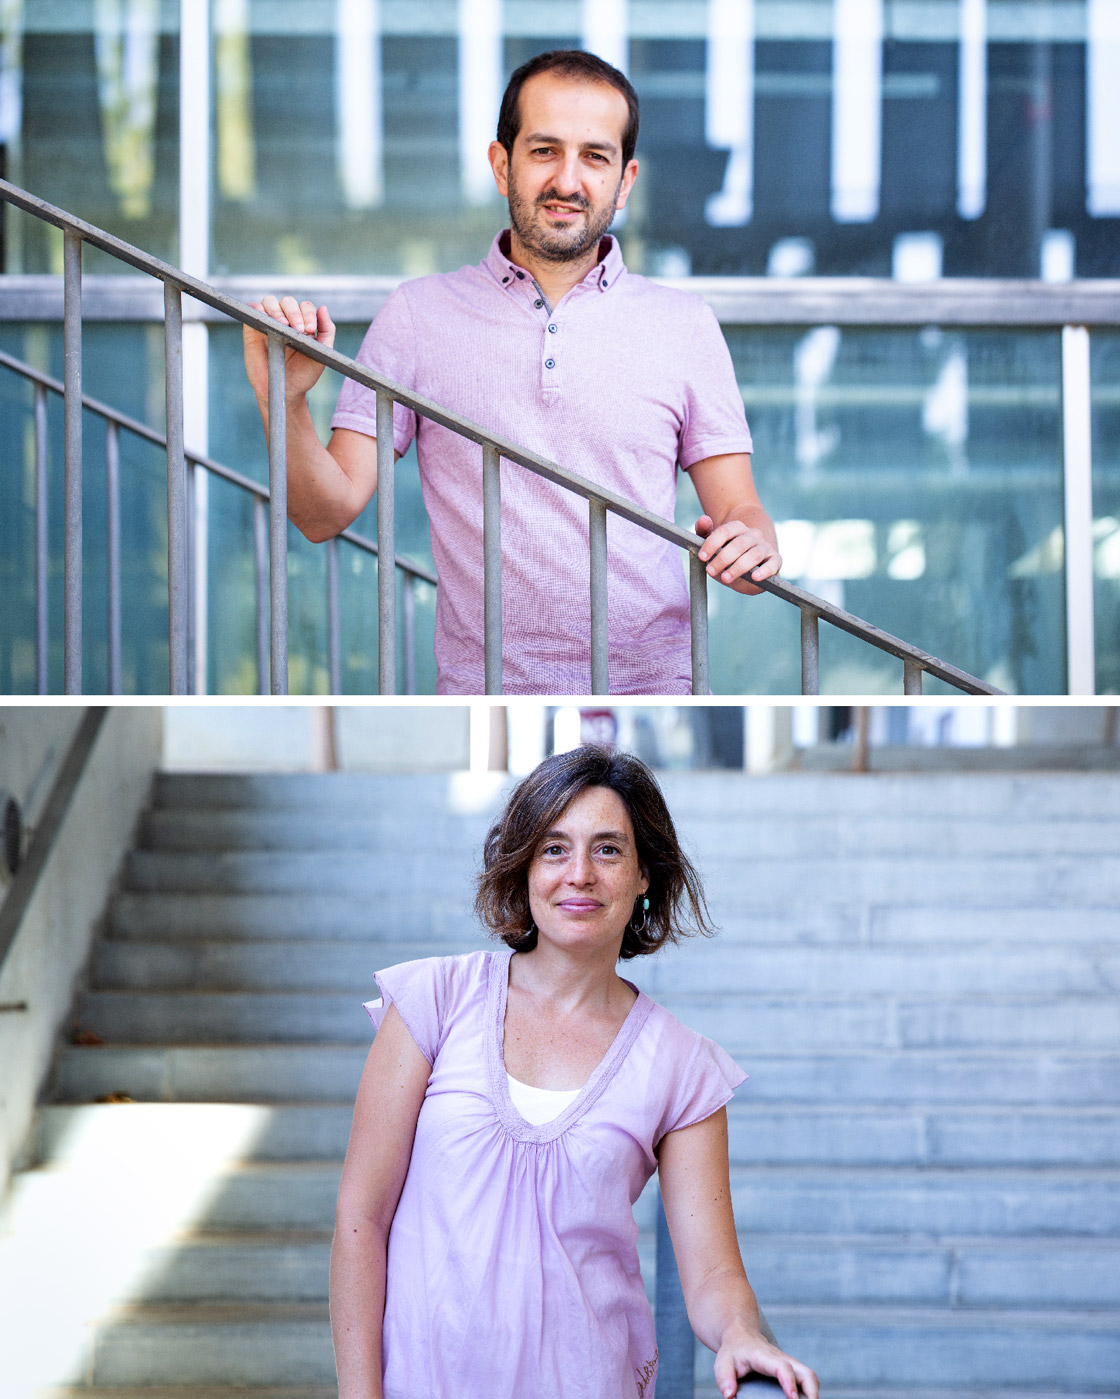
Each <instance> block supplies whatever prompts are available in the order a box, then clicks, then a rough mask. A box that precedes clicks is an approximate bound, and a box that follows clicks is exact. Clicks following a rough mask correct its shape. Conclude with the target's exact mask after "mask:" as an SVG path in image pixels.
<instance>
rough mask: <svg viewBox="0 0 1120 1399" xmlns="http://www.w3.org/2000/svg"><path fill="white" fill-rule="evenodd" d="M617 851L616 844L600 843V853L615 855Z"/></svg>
mask: <svg viewBox="0 0 1120 1399" xmlns="http://www.w3.org/2000/svg"><path fill="white" fill-rule="evenodd" d="M619 853H620V852H619V849H618V846H617V845H600V847H599V854H600V855H617V854H619Z"/></svg>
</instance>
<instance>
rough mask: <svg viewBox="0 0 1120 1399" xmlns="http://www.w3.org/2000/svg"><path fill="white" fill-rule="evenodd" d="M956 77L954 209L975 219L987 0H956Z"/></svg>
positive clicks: (983, 188) (984, 118)
mask: <svg viewBox="0 0 1120 1399" xmlns="http://www.w3.org/2000/svg"><path fill="white" fill-rule="evenodd" d="M960 3H961V39H960V50H959V55H958V78H957V212H958V213H959V214H960V216H961V218H962V219H978V218H979V217H980V215H981V214H982V213H983V212H984V205H985V204H986V203H987V199H988V9H987V0H960Z"/></svg>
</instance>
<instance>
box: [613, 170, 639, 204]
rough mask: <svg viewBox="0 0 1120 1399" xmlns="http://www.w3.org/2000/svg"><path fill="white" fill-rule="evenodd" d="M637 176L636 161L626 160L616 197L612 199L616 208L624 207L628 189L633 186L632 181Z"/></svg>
mask: <svg viewBox="0 0 1120 1399" xmlns="http://www.w3.org/2000/svg"><path fill="white" fill-rule="evenodd" d="M637 178H638V162H637V161H636V160H631V161H628V162H627V165H626V169H625V170H624V171H623V172H622V183H621V184H620V185H619V187H618V198H617V199H616V200H615V201H614V207H615V208H616V209H625V208H626V201H627V199H629V197H630V191H631V190H632V189H633V188H634V181H635V180H636V179H637Z"/></svg>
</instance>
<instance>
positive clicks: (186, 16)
mask: <svg viewBox="0 0 1120 1399" xmlns="http://www.w3.org/2000/svg"><path fill="white" fill-rule="evenodd" d="M208 20H209V16H208V15H207V7H206V6H205V5H200V4H198V0H179V266H180V267H181V268H182V269H183V271H184V272H189V273H190V274H191V275H192V276H194V277H207V276H209V274H210V28H209V23H208Z"/></svg>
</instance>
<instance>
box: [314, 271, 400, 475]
mask: <svg viewBox="0 0 1120 1399" xmlns="http://www.w3.org/2000/svg"><path fill="white" fill-rule="evenodd" d="M356 359H357V361H358V363H359V364H361V365H364V366H365V368H366V369H371V370H373V372H374V373H375V374H384V376H385V377H386V379H392V380H393V381H394V383H397V384H400V386H401V387H402V388H405V389H415V388H416V330H415V327H414V326H413V323H412V312H411V311H410V310H409V305H408V296H407V293H406V292H405V289H404V287H397V288H396V290H395V291H393V292H391V293H390V295H389V299H388V301H386V303H385V305H384V306H382V308H381V310H380V311H378V313H377V315H376V316H375V317H374V319H373V324H372V325H371V326H370V328H369V329H368V330H367V331H366V333H365V337H364V339H363V340H362V344H361V348H360V349H359V350H358V353H357V355H356ZM339 427H341V428H349V429H350V430H352V431H353V432H364V433H365V434H366V435H367V436H368V437H376V436H377V395H376V393H374V391H373V390H372V389H367V388H366V387H365V385H364V384H358V383H355V381H354V380H353V379H347V380H345V381H344V383H343V385H342V389H341V391H340V392H339V395H338V404H337V405H336V407H335V410H334V416H333V417H332V418H331V428H332V429H333V428H339ZM415 436H416V414H415V413H413V412H412V411H411V409H408V408H404V407H402V405H401V404H399V403H394V405H393V446H394V447H395V448H396V450H397V451H398V452H400V453H401V454H402V455H403V454H404V453H405V452H407V451H408V447H409V444H410V443H411V441H412V439H413V438H414V437H415Z"/></svg>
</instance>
